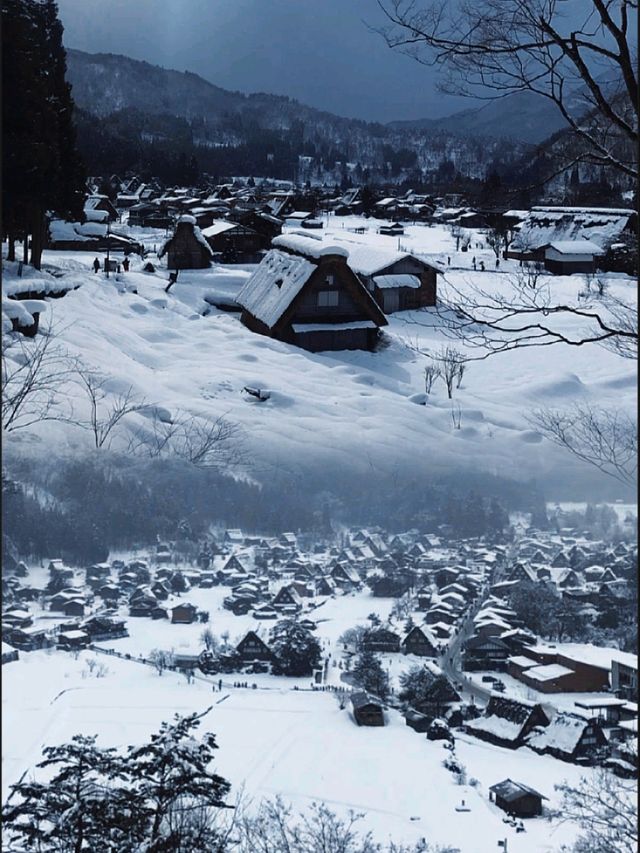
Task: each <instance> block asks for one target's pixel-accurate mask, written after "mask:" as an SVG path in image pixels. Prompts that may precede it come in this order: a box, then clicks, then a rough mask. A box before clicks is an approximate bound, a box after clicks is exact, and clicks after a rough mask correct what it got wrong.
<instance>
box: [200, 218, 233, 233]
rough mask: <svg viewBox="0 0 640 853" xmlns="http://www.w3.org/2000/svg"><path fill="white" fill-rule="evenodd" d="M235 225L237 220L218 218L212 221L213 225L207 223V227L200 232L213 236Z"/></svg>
mask: <svg viewBox="0 0 640 853" xmlns="http://www.w3.org/2000/svg"><path fill="white" fill-rule="evenodd" d="M237 227H238V223H237V222H227V221H226V220H224V219H219V220H218V222H214V223H213V225H209V227H208V228H203V229H202V233H203V235H204V236H205V237H215V236H216V234H222V233H223V232H224V231H228V230H229V229H230V228H237Z"/></svg>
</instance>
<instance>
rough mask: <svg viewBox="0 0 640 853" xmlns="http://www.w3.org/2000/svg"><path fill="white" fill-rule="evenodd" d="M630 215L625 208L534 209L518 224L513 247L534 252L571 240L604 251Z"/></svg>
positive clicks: (614, 239) (630, 211) (620, 231)
mask: <svg viewBox="0 0 640 853" xmlns="http://www.w3.org/2000/svg"><path fill="white" fill-rule="evenodd" d="M633 213H634V211H633V210H628V209H626V208H588V207H534V208H532V209H531V211H530V213H529V214H528V216H527V217H526V218H525V219H524V220H523V221H522V222H521V223H520V228H519V232H518V236H517V237H516V239H515V240H514V242H513V246H512V248H514V249H517V248H525V249H527V248H528V249H535V248H540V247H542V246H547V245H548V244H549V243H552V242H554V241H570V240H573V239H575V240H589V241H593V242H594V243H596V244H597V245H598V246H600V248H607V247H608V246H609V245H610V244H611V243H613V242H615V241H616V240H617V239H618V238H619V236H620V234H621V233H622V231H623V230H624V229H625V227H626V226H627V223H628V222H629V217H631V216H632V215H633Z"/></svg>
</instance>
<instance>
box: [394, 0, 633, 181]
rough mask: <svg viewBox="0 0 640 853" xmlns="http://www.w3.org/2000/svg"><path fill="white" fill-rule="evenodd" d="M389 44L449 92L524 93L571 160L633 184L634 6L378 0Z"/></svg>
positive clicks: (598, 1) (553, 0)
mask: <svg viewBox="0 0 640 853" xmlns="http://www.w3.org/2000/svg"><path fill="white" fill-rule="evenodd" d="M378 5H379V6H380V8H381V9H382V10H383V12H384V14H385V16H386V19H387V24H386V26H384V27H382V28H378V32H380V33H381V34H382V35H383V36H384V38H385V39H386V42H387V44H388V45H389V46H390V47H392V48H395V49H396V50H399V51H402V52H404V53H406V54H408V55H409V56H412V57H413V58H414V59H416V60H417V61H419V62H421V63H423V64H425V65H429V66H438V67H439V68H441V69H443V70H444V72H445V74H446V77H445V80H444V82H443V84H442V88H444V89H445V90H446V91H448V92H453V93H455V94H458V95H460V94H461V95H466V96H470V97H474V98H478V97H479V98H482V99H492V98H501V97H505V96H506V95H509V94H514V93H518V92H532V93H536V94H538V95H540V96H542V97H544V98H546V99H547V100H548V101H550V102H551V103H553V104H555V106H556V108H557V109H558V111H559V113H560V115H561V116H562V117H563V118H564V120H565V122H566V123H567V125H568V127H569V128H570V132H571V135H572V137H573V139H574V140H575V143H576V145H575V149H576V152H577V153H574V156H573V158H572V160H573V162H579V161H585V162H590V163H597V164H600V165H603V166H608V167H611V168H613V169H615V170H616V171H617V172H619V173H620V174H622V175H626V176H630V177H633V178H635V177H637V174H638V168H637V162H636V152H637V146H638V78H637V49H636V47H635V45H634V42H633V37H634V33H635V31H636V26H637V9H638V3H637V0H616V2H612V0H583V2H582V3H581V4H579V5H578V6H576V7H575V9H576V12H577V14H570V15H569V14H566V9H565V7H566V4H565V3H564V2H562V0H482V2H480V0H460V2H459V3H449V2H448V0H421V2H420V0H378Z"/></svg>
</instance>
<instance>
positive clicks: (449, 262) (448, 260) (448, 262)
mask: <svg viewBox="0 0 640 853" xmlns="http://www.w3.org/2000/svg"><path fill="white" fill-rule="evenodd" d="M447 264H448V265H450V264H451V258H449V257H447Z"/></svg>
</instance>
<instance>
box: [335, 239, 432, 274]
mask: <svg viewBox="0 0 640 853" xmlns="http://www.w3.org/2000/svg"><path fill="white" fill-rule="evenodd" d="M348 254H349V266H350V267H351V269H352V270H354V271H355V272H358V273H362V275H375V274H376V273H377V272H382V270H385V269H387V267H390V266H391V265H392V264H395V263H396V262H397V261H400V260H402V259H403V258H407V257H409V258H411V257H413V256H412V255H409V254H407V252H394V251H391V250H389V249H384V248H381V247H378V246H367V245H364V244H363V245H350V246H349V252H348ZM416 260H417V259H416Z"/></svg>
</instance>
